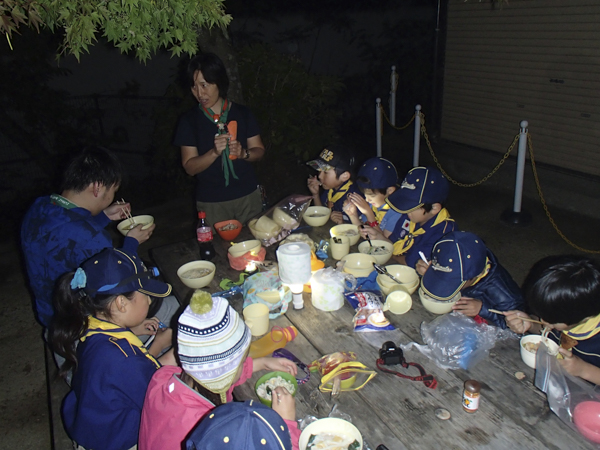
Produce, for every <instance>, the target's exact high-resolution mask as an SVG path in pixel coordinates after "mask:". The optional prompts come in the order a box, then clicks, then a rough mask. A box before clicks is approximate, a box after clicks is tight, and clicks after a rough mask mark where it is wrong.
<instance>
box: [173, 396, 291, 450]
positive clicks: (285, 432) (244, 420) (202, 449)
mask: <svg viewBox="0 0 600 450" xmlns="http://www.w3.org/2000/svg"><path fill="white" fill-rule="evenodd" d="M290 397H291V396H290ZM299 437H300V436H299V434H296V435H293V436H290V431H289V429H288V423H287V421H284V420H283V419H282V418H281V416H280V415H279V414H277V413H276V412H275V411H273V410H272V409H271V408H269V407H267V406H265V405H262V404H261V403H259V402H258V401H256V400H247V401H246V402H244V403H239V402H235V403H227V404H226V405H222V406H219V407H218V408H215V409H214V410H213V411H212V412H211V413H210V414H209V415H207V416H206V417H205V418H204V419H203V420H202V421H201V422H200V423H199V424H198V426H197V427H196V428H195V429H194V431H192V433H191V434H190V436H189V438H188V439H187V440H186V447H185V448H186V449H187V450H223V449H227V448H231V449H232V450H233V449H245V450H292V449H293V450H298V440H299Z"/></svg>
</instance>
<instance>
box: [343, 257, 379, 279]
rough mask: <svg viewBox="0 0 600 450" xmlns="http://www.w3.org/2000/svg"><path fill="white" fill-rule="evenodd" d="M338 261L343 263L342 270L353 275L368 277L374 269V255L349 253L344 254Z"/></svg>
mask: <svg viewBox="0 0 600 450" xmlns="http://www.w3.org/2000/svg"><path fill="white" fill-rule="evenodd" d="M340 261H342V262H343V263H344V272H347V273H349V274H351V275H354V276H355V277H357V278H358V277H368V276H369V274H370V273H371V272H373V271H374V270H375V268H374V267H373V263H374V262H375V257H373V256H371V255H365V254H364V253H350V254H348V255H346V256H344V257H343V258H342V259H341V260H340Z"/></svg>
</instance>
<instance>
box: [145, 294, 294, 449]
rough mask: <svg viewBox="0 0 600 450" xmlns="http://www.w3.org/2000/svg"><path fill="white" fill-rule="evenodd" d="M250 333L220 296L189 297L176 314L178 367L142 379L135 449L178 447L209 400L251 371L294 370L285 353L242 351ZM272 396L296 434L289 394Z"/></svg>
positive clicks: (216, 401) (220, 399) (224, 395)
mask: <svg viewBox="0 0 600 450" xmlns="http://www.w3.org/2000/svg"><path fill="white" fill-rule="evenodd" d="M250 338H251V336H250V330H249V329H248V327H247V326H246V324H245V323H244V321H243V320H242V319H241V318H240V316H239V314H238V313H237V312H236V311H235V310H234V309H233V308H232V307H231V306H230V305H229V303H228V302H227V300H226V299H224V298H221V297H212V298H211V297H210V295H207V298H206V299H201V300H200V301H198V302H196V301H195V300H194V299H192V302H190V306H188V307H186V309H185V311H184V312H183V314H182V315H181V317H180V318H179V325H178V331H177V343H178V346H177V350H178V353H179V360H180V361H181V367H173V366H169V367H163V368H162V369H160V370H158V371H157V372H156V373H155V374H154V376H153V377H152V380H151V381H150V384H149V385H148V391H147V393H146V400H145V402H144V410H143V412H142V423H141V426H140V436H139V447H138V448H139V450H149V449H156V450H171V449H172V450H180V449H181V447H182V443H183V442H184V441H185V438H186V436H188V434H189V433H190V431H191V430H192V429H193V428H194V426H195V425H196V424H197V423H198V421H199V420H200V419H202V418H203V417H205V416H207V415H208V413H209V412H210V411H211V410H213V408H215V406H219V405H221V404H226V403H229V402H232V401H233V395H232V392H233V388H234V387H235V386H239V385H240V384H242V383H244V382H245V381H246V380H247V379H248V378H250V377H251V376H252V373H253V372H257V371H259V370H264V369H268V370H271V371H283V372H289V373H292V374H293V375H296V373H297V370H298V369H297V367H296V365H295V364H294V363H293V362H292V361H290V360H288V359H285V358H273V357H264V358H256V359H252V358H250V357H248V350H249V348H250ZM273 396H274V398H275V396H277V401H273V409H274V410H275V411H277V412H278V413H279V414H280V415H281V416H282V417H283V418H284V419H286V423H287V425H288V427H289V430H290V433H291V434H292V436H296V435H297V436H299V435H300V430H298V427H297V424H296V422H295V421H294V420H295V414H296V413H295V401H294V398H293V397H292V396H291V395H290V394H289V393H288V392H287V390H286V389H284V388H277V389H275V390H274V391H273ZM290 411H291V412H290ZM296 440H297V437H296ZM232 448H236V447H232Z"/></svg>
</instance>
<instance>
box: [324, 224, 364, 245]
mask: <svg viewBox="0 0 600 450" xmlns="http://www.w3.org/2000/svg"><path fill="white" fill-rule="evenodd" d="M349 231H355V232H356V235H354V234H352V235H350V236H348V239H349V240H350V245H351V246H352V245H356V244H357V243H358V240H359V239H360V232H359V231H358V225H352V224H351V223H343V224H341V225H336V226H334V227H331V229H330V230H329V234H330V235H331V237H338V236H346V234H345V233H347V232H349Z"/></svg>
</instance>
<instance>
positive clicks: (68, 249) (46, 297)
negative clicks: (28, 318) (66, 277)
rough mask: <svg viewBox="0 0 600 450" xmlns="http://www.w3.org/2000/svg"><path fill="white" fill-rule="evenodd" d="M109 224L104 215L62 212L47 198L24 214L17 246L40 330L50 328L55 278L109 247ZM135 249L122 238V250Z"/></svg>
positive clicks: (133, 243)
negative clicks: (22, 255) (33, 301)
mask: <svg viewBox="0 0 600 450" xmlns="http://www.w3.org/2000/svg"><path fill="white" fill-rule="evenodd" d="M110 222H111V220H110V219H109V218H108V217H107V216H106V214H104V213H100V214H98V215H97V216H92V214H91V212H90V211H88V210H87V209H84V208H79V207H75V208H72V209H66V208H63V207H62V206H60V205H58V204H56V203H54V202H53V201H52V200H51V199H50V196H46V197H40V198H38V199H37V200H36V201H35V202H34V203H33V205H32V206H31V208H29V210H28V211H27V214H25V218H24V219H23V224H22V225H21V246H22V249H23V254H24V256H25V267H26V268H27V275H28V277H29V284H30V286H31V289H32V291H33V295H34V298H35V308H36V312H37V315H38V320H39V321H40V322H41V324H42V325H43V326H44V327H48V326H49V325H50V321H51V319H52V316H53V315H54V308H53V306H52V294H53V291H54V285H55V284H56V281H57V280H58V278H60V276H61V275H63V274H65V273H67V272H72V271H75V270H77V267H79V265H80V264H81V263H82V262H84V261H85V260H87V259H89V258H91V257H92V256H94V255H95V254H96V253H98V252H100V251H102V250H104V249H105V248H109V247H112V246H113V243H112V239H111V236H110V233H109V232H108V231H107V230H105V227H106V226H107V225H108V224H109V223H110ZM137 248H138V241H137V240H136V239H134V238H128V237H126V238H125V241H124V245H123V250H125V251H127V252H132V253H135V252H137Z"/></svg>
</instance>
